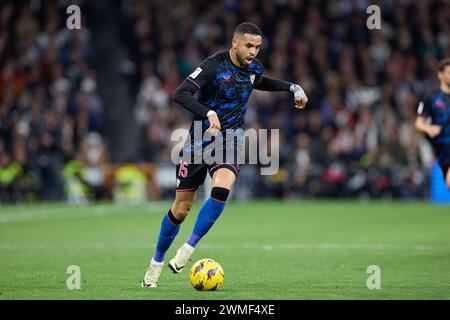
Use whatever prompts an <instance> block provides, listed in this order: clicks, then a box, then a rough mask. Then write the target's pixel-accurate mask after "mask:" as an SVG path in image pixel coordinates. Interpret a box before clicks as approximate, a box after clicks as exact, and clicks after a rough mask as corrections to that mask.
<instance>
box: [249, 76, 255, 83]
mask: <svg viewBox="0 0 450 320" xmlns="http://www.w3.org/2000/svg"><path fill="white" fill-rule="evenodd" d="M250 81H251V82H252V84H253V82H254V81H255V75H254V74H251V75H250Z"/></svg>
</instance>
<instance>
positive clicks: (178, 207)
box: [172, 200, 192, 221]
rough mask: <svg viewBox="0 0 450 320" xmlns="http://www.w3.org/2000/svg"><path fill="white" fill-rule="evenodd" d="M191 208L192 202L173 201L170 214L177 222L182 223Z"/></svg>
mask: <svg viewBox="0 0 450 320" xmlns="http://www.w3.org/2000/svg"><path fill="white" fill-rule="evenodd" d="M191 208H192V201H189V200H179V201H175V203H174V205H173V209H172V213H173V215H174V217H175V218H176V219H177V220H179V221H183V220H184V219H185V218H186V216H187V215H188V213H189V210H191Z"/></svg>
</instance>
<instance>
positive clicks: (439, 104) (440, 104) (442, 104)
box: [436, 100, 444, 108]
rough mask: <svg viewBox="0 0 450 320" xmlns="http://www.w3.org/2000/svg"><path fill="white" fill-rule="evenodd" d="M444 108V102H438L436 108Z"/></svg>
mask: <svg viewBox="0 0 450 320" xmlns="http://www.w3.org/2000/svg"><path fill="white" fill-rule="evenodd" d="M443 106H444V101H442V100H438V101H436V107H438V108H442V107H443Z"/></svg>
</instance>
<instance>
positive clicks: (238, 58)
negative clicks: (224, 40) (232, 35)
mask: <svg viewBox="0 0 450 320" xmlns="http://www.w3.org/2000/svg"><path fill="white" fill-rule="evenodd" d="M236 59H237V61H238V62H239V64H240V65H241V66H242V67H246V66H247V65H248V64H247V61H246V59H245V58H243V57H242V55H241V54H239V52H236Z"/></svg>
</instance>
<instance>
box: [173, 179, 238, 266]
mask: <svg viewBox="0 0 450 320" xmlns="http://www.w3.org/2000/svg"><path fill="white" fill-rule="evenodd" d="M229 193H230V190H229V189H226V188H221V187H213V188H212V190H211V197H210V198H209V199H208V200H206V202H205V203H204V204H203V206H202V208H201V209H200V212H199V214H198V216H197V220H196V222H195V226H194V230H193V231H192V234H191V236H190V237H189V239H188V241H187V242H186V243H185V244H183V246H182V247H181V248H180V249H178V250H177V253H176V254H175V257H174V258H173V259H172V260H170V261H169V267H170V269H172V271H173V272H175V273H180V272H181V271H182V270H183V268H184V267H185V266H186V264H187V263H188V262H189V260H190V257H191V256H192V254H193V253H194V249H195V246H196V245H197V243H198V242H199V241H200V239H201V238H202V237H203V236H204V235H205V234H206V233H207V232H208V231H209V229H211V227H212V226H213V224H214V222H215V221H216V220H217V219H218V218H219V216H220V215H221V213H222V211H223V209H224V208H225V203H226V201H227V198H228V195H229Z"/></svg>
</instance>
